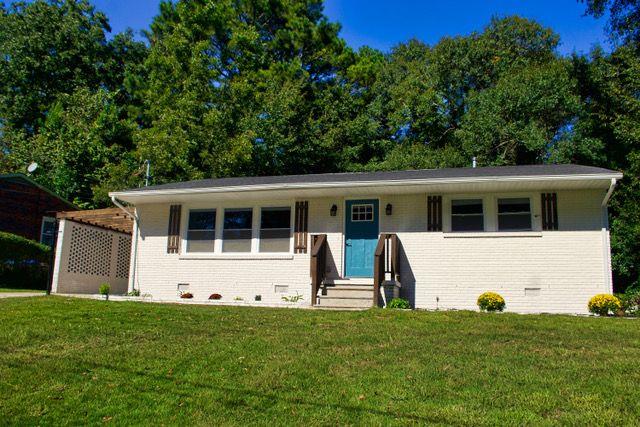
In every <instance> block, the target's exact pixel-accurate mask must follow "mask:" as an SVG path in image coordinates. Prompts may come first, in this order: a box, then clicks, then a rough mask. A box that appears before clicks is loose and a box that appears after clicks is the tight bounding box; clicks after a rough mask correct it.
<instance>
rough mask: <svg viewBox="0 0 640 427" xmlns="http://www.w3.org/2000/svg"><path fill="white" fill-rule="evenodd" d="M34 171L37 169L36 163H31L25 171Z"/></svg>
mask: <svg viewBox="0 0 640 427" xmlns="http://www.w3.org/2000/svg"><path fill="white" fill-rule="evenodd" d="M36 169H38V164H37V163H36V162H33V163H31V164H30V165H29V166H28V167H27V171H29V173H34V172H35V171H36Z"/></svg>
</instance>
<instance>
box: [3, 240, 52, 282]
mask: <svg viewBox="0 0 640 427" xmlns="http://www.w3.org/2000/svg"><path fill="white" fill-rule="evenodd" d="M50 257H51V248H50V247H49V246H47V245H43V244H41V243H38V242H34V241H33V240H29V239H25V238H24V237H21V236H17V235H15V234H11V233H5V232H2V231H0V287H6V288H22V289H46V287H47V280H48V276H49V263H50Z"/></svg>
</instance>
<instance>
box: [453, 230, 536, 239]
mask: <svg viewBox="0 0 640 427" xmlns="http://www.w3.org/2000/svg"><path fill="white" fill-rule="evenodd" d="M443 236H444V238H445V239H471V238H493V237H542V232H541V231H483V232H473V233H464V232H457V233H456V232H448V233H443Z"/></svg>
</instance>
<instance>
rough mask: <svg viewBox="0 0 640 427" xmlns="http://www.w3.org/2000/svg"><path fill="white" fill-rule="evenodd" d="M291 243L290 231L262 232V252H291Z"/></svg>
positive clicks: (267, 230)
mask: <svg viewBox="0 0 640 427" xmlns="http://www.w3.org/2000/svg"><path fill="white" fill-rule="evenodd" d="M290 242H291V233H290V230H289V229H286V230H284V229H282V230H269V229H266V230H260V252H289V248H290Z"/></svg>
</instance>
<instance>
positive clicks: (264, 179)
mask: <svg viewBox="0 0 640 427" xmlns="http://www.w3.org/2000/svg"><path fill="white" fill-rule="evenodd" d="M617 173H618V172H616V171H612V170H609V169H603V168H597V167H593V166H581V165H526V166H497V167H478V168H445V169H419V170H405V171H386V172H353V173H323V174H308V175H281V176H251V177H239V178H218V179H200V180H196V181H185V182H175V183H170V184H161V185H153V186H149V187H142V188H135V189H131V190H126V191H136V192H144V191H152V190H186V189H200V188H220V187H236V186H252V185H256V186H259V185H278V184H282V185H287V184H321V183H329V182H331V183H347V184H348V183H350V182H354V183H355V182H370V181H393V180H413V179H415V180H426V179H442V180H447V179H456V178H481V177H495V178H500V177H514V176H544V175H552V176H570V175H602V174H607V175H609V174H617Z"/></svg>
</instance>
